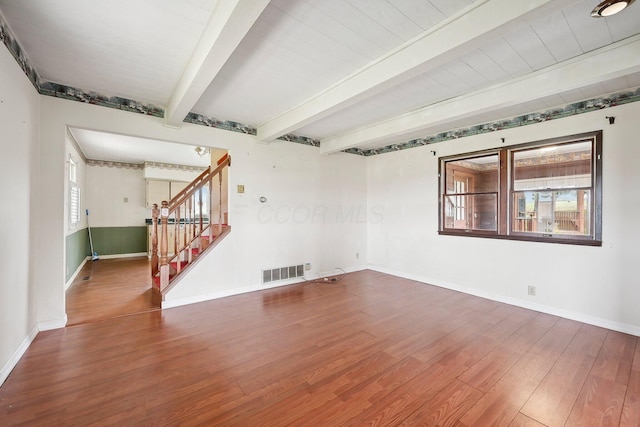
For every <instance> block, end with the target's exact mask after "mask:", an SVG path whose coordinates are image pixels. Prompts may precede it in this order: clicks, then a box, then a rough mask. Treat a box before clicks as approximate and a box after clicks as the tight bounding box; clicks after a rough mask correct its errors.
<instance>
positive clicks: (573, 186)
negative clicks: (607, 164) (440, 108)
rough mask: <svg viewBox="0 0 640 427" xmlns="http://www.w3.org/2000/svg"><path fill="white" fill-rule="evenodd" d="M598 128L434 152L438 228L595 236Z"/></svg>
mask: <svg viewBox="0 0 640 427" xmlns="http://www.w3.org/2000/svg"><path fill="white" fill-rule="evenodd" d="M601 149H602V133H601V132H593V133H589V134H582V135H574V136H569V137H564V138H556V139H553V140H547V141H539V142H535V143H528V144H522V145H518V146H510V147H505V148H500V149H496V150H490V151H485V152H481V153H467V154H462V155H457V156H451V157H445V158H441V159H440V233H441V234H464V235H471V236H484V237H496V238H509V239H517V240H536V241H551V242H555V243H577V244H590V245H600V244H601V229H600V228H601V191H602V190H601V188H602V186H601V154H600V153H601Z"/></svg>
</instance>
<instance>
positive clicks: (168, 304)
mask: <svg viewBox="0 0 640 427" xmlns="http://www.w3.org/2000/svg"><path fill="white" fill-rule="evenodd" d="M366 269H367V267H366V266H359V267H345V268H343V269H335V270H331V271H327V272H324V273H317V274H314V277H313V278H311V277H306V278H300V277H298V278H295V279H289V280H281V281H278V282H271V283H266V284H265V283H261V284H259V285H254V286H246V287H242V288H234V289H225V290H224V291H219V292H212V293H209V294H204V295H196V296H193V297H186V298H178V299H175V300H169V301H162V308H163V309H165V308H173V307H180V306H183V305H188V304H196V303H199V302H204V301H210V300H214V299H218V298H224V297H230V296H233V295H240V294H246V293H249V292H255V291H263V290H266V289H273V288H279V287H282V286H289V285H295V284H297V283H304V282H305V281H309V280H317V279H319V278H323V277H329V276H336V275H339V274H341V273H342V271H344V272H345V273H352V272H354V271H360V270H366ZM340 270H342V271H340Z"/></svg>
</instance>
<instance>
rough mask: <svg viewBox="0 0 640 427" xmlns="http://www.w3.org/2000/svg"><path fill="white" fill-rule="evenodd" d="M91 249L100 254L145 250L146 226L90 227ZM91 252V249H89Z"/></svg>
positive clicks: (130, 252)
mask: <svg viewBox="0 0 640 427" xmlns="http://www.w3.org/2000/svg"><path fill="white" fill-rule="evenodd" d="M91 237H92V238H93V251H94V252H97V253H98V256H101V255H118V254H136V253H141V252H144V253H146V252H147V227H146V226H144V225H143V226H139V227H96V228H94V227H91ZM89 253H91V251H89Z"/></svg>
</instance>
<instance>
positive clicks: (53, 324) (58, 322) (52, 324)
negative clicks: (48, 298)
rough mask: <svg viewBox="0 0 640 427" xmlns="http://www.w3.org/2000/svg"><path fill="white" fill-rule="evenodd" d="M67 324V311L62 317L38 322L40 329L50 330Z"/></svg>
mask: <svg viewBox="0 0 640 427" xmlns="http://www.w3.org/2000/svg"><path fill="white" fill-rule="evenodd" d="M66 325H67V313H65V314H64V317H63V318H62V319H55V320H46V321H44V322H38V330H39V331H41V332H42V331H50V330H52V329H61V328H64V327H65V326H66Z"/></svg>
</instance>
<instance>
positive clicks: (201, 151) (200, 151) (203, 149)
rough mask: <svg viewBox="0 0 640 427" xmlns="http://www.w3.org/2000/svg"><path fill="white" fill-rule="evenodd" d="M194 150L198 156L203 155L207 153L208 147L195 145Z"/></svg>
mask: <svg viewBox="0 0 640 427" xmlns="http://www.w3.org/2000/svg"><path fill="white" fill-rule="evenodd" d="M194 150H195V151H196V153H197V154H198V156H200V157H204V156H206V155H207V154H209V152H210V151H209V147H196V148H194Z"/></svg>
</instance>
